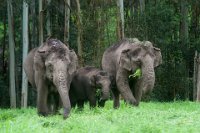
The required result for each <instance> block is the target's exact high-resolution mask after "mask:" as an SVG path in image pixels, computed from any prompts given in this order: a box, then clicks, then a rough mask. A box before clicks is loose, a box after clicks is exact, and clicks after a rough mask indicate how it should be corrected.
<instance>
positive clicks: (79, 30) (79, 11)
mask: <svg viewBox="0 0 200 133" xmlns="http://www.w3.org/2000/svg"><path fill="white" fill-rule="evenodd" d="M76 6H77V29H78V33H77V34H78V35H77V45H78V57H79V64H80V66H83V51H82V42H81V39H82V19H81V8H80V2H79V0H76Z"/></svg>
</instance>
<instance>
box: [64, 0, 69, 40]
mask: <svg viewBox="0 0 200 133" xmlns="http://www.w3.org/2000/svg"><path fill="white" fill-rule="evenodd" d="M69 22H70V0H65V28H64V43H65V44H67V43H69Z"/></svg>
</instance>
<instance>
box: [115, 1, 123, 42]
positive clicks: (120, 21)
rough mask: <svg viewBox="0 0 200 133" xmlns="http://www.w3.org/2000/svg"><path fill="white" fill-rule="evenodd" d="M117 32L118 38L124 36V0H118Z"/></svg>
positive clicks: (120, 38)
mask: <svg viewBox="0 0 200 133" xmlns="http://www.w3.org/2000/svg"><path fill="white" fill-rule="evenodd" d="M117 12H118V14H117V33H118V35H117V36H118V39H119V40H122V39H123V38H124V1H123V0H117Z"/></svg>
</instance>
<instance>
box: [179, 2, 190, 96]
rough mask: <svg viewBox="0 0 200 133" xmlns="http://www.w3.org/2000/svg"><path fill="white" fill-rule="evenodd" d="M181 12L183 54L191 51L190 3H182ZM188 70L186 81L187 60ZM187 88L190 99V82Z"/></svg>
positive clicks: (186, 92)
mask: <svg viewBox="0 0 200 133" xmlns="http://www.w3.org/2000/svg"><path fill="white" fill-rule="evenodd" d="M180 4H181V5H180V9H181V10H180V11H181V21H180V42H181V45H182V48H183V53H186V52H187V51H189V43H188V41H189V30H188V28H189V27H188V2H187V0H181V1H180ZM185 56H186V55H185ZM184 63H185V64H186V68H185V69H186V70H185V77H184V78H186V79H188V78H189V61H188V60H187V59H185V62H184ZM186 83H187V84H186V87H185V92H184V93H185V98H188V97H189V90H188V89H189V81H188V82H186Z"/></svg>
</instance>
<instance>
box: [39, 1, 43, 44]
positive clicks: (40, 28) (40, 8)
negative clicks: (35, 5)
mask: <svg viewBox="0 0 200 133" xmlns="http://www.w3.org/2000/svg"><path fill="white" fill-rule="evenodd" d="M42 8H43V0H39V45H42V43H43V9H42Z"/></svg>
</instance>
